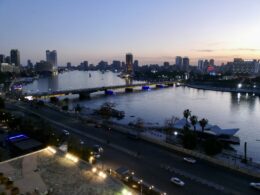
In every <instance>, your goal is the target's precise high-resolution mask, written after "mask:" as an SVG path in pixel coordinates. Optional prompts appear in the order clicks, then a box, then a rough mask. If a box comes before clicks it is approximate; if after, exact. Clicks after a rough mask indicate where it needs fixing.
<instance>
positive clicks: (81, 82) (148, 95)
mask: <svg viewBox="0 0 260 195" xmlns="http://www.w3.org/2000/svg"><path fill="white" fill-rule="evenodd" d="M128 82H129V81H126V80H124V79H121V78H120V77H118V76H117V74H116V73H112V72H105V73H104V74H103V73H101V72H99V71H91V72H87V71H86V72H83V71H72V72H64V73H62V74H59V75H56V76H53V77H45V78H40V79H38V80H35V81H34V82H33V83H31V84H28V85H26V86H24V87H23V90H24V91H28V92H30V91H31V92H35V91H48V90H54V91H55V90H61V89H79V88H88V87H98V86H100V87H101V86H112V85H123V84H126V83H128ZM134 83H138V82H134ZM92 97H93V98H91V99H89V100H83V101H80V102H78V101H77V100H74V101H73V104H76V103H80V104H81V105H82V106H85V107H89V108H97V107H99V106H100V105H102V104H103V103H104V102H113V103H115V104H116V108H117V109H118V110H123V111H125V114H126V116H125V118H124V119H122V120H120V121H118V122H120V123H124V124H128V123H129V122H131V121H134V120H136V119H137V118H138V117H140V118H142V119H143V120H144V121H145V122H146V123H150V124H154V125H158V124H159V125H163V124H164V122H165V119H168V118H171V117H172V116H176V117H179V118H181V117H182V113H183V110H185V109H190V110H191V111H192V114H194V115H197V116H198V117H199V118H207V119H208V120H209V123H211V124H217V125H219V126H220V127H222V128H240V130H239V132H238V133H237V134H236V135H237V136H239V137H240V140H241V144H240V146H234V147H235V148H236V149H237V151H238V153H240V154H242V153H243V143H244V142H247V144H248V156H249V157H252V158H253V160H254V161H259V162H260V152H259V151H260V98H259V97H258V96H253V95H246V94H233V93H229V92H216V91H206V90H198V89H192V88H188V87H172V88H165V89H157V90H150V91H144V92H139V93H127V94H126V93H123V94H122V93H118V94H115V95H113V96H103V95H100V93H99V94H96V95H95V94H94V95H92Z"/></svg>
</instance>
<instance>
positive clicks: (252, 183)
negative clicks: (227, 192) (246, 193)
mask: <svg viewBox="0 0 260 195" xmlns="http://www.w3.org/2000/svg"><path fill="white" fill-rule="evenodd" d="M250 186H251V187H252V188H255V189H257V190H260V183H255V182H251V183H250Z"/></svg>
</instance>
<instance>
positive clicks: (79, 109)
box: [75, 104, 81, 112]
mask: <svg viewBox="0 0 260 195" xmlns="http://www.w3.org/2000/svg"><path fill="white" fill-rule="evenodd" d="M80 111H81V107H80V105H79V104H77V105H76V107H75V112H80Z"/></svg>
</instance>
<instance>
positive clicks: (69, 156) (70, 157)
mask: <svg viewBox="0 0 260 195" xmlns="http://www.w3.org/2000/svg"><path fill="white" fill-rule="evenodd" d="M65 157H66V158H67V159H69V160H71V161H73V162H74V163H77V162H78V161H79V159H78V158H77V157H76V156H73V155H72V154H69V153H67V154H66V156H65Z"/></svg>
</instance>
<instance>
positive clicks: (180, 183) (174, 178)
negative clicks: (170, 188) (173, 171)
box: [171, 177, 185, 186]
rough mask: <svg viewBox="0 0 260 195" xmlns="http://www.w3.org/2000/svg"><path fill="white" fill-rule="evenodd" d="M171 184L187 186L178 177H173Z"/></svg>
mask: <svg viewBox="0 0 260 195" xmlns="http://www.w3.org/2000/svg"><path fill="white" fill-rule="evenodd" d="M171 182H172V183H174V184H175V185H178V186H184V185H185V183H184V182H183V181H181V180H180V179H179V178H177V177H172V178H171Z"/></svg>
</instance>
